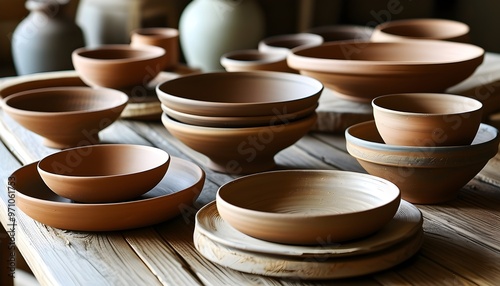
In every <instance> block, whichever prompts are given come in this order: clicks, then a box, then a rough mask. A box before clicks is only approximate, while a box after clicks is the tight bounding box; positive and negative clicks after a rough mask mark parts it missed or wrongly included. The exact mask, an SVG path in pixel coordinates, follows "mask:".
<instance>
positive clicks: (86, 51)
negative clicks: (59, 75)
mask: <svg viewBox="0 0 500 286" xmlns="http://www.w3.org/2000/svg"><path fill="white" fill-rule="evenodd" d="M110 51H111V52H112V51H126V52H131V51H132V52H139V53H141V54H140V55H136V56H131V57H122V58H110V59H107V58H99V57H95V55H99V54H100V53H102V52H110ZM165 55H166V51H165V49H163V48H160V47H156V46H151V45H140V46H133V45H127V44H105V45H100V46H96V47H81V48H78V49H76V50H74V51H73V53H72V56H73V57H75V58H76V59H77V60H78V61H81V62H82V63H86V64H92V65H96V64H97V65H99V64H100V65H114V64H128V63H135V62H144V61H150V60H156V59H160V58H162V57H163V56H165Z"/></svg>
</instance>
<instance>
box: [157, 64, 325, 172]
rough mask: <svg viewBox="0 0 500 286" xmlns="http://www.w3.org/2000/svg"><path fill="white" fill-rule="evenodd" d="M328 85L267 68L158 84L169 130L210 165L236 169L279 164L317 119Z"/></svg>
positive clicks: (254, 170)
mask: <svg viewBox="0 0 500 286" xmlns="http://www.w3.org/2000/svg"><path fill="white" fill-rule="evenodd" d="M322 90H323V85H322V84H321V83H320V82H319V81H317V80H315V79H312V78H309V77H305V76H302V75H298V74H291V73H280V72H262V71H258V72H230V73H229V72H214V73H203V74H194V75H188V76H183V77H179V78H176V79H173V80H169V81H166V82H164V83H162V84H160V85H158V86H157V89H156V91H157V95H158V98H159V99H160V101H161V102H162V108H163V111H164V114H163V115H162V122H163V124H164V125H165V127H166V128H167V129H168V131H169V132H170V133H171V134H172V135H173V136H175V137H177V139H179V140H180V141H181V142H183V143H184V144H185V145H187V146H189V147H190V148H192V149H194V150H196V151H198V152H200V153H202V154H204V155H206V157H208V162H207V165H208V167H210V168H212V169H214V170H216V171H220V172H224V173H233V174H243V173H252V172H256V171H263V170H267V169H271V168H273V167H274V166H275V161H274V156H275V155H276V154H277V153H278V152H279V151H281V150H282V149H284V148H286V147H288V146H290V145H292V144H293V143H295V142H296V141H297V140H299V139H300V138H301V137H302V136H303V135H305V134H306V133H307V132H308V131H309V130H310V128H311V127H312V126H313V125H314V123H315V122H316V113H315V109H316V107H317V105H318V99H319V96H320V94H321V92H322Z"/></svg>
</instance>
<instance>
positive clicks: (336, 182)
mask: <svg viewBox="0 0 500 286" xmlns="http://www.w3.org/2000/svg"><path fill="white" fill-rule="evenodd" d="M400 202H401V198H400V191H399V189H398V187H396V185H394V184H393V183H391V182H389V181H387V180H385V179H381V178H378V177H375V176H371V175H367V174H361V173H355V172H346V171H333V170H323V171H321V170H311V171H310V170H286V171H273V172H264V173H260V174H254V175H249V176H246V177H241V178H238V179H235V180H233V181H231V182H229V183H226V184H225V185H222V186H221V187H220V188H219V190H218V192H217V196H216V203H217V210H218V211H219V213H220V216H221V217H222V218H223V219H224V221H226V222H227V223H229V224H230V225H231V226H233V227H234V228H235V229H237V230H239V231H241V232H242V233H245V234H247V235H250V236H252V237H255V238H258V239H262V240H267V241H273V242H278V243H287V244H321V243H325V242H330V243H335V242H336V243H338V242H344V241H348V240H354V239H359V238H362V237H365V236H368V235H370V234H372V233H374V232H376V231H378V230H380V229H381V228H382V227H383V226H385V225H386V224H387V223H388V222H389V221H390V220H391V219H392V218H393V217H394V215H395V214H396V211H397V210H398V207H399V204H400Z"/></svg>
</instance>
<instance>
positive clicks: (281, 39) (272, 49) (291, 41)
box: [259, 33, 323, 55]
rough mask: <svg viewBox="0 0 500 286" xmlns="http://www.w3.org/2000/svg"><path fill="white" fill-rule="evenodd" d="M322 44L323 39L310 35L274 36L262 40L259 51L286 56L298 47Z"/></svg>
mask: <svg viewBox="0 0 500 286" xmlns="http://www.w3.org/2000/svg"><path fill="white" fill-rule="evenodd" d="M322 43H323V38H322V37H321V36H319V35H316V34H311V33H297V34H286V35H276V36H271V37H267V38H265V39H262V40H261V41H260V42H259V51H261V52H266V53H279V54H283V55H288V53H290V50H291V49H293V48H296V47H300V46H316V45H321V44H322Z"/></svg>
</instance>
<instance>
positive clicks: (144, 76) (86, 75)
mask: <svg viewBox="0 0 500 286" xmlns="http://www.w3.org/2000/svg"><path fill="white" fill-rule="evenodd" d="M164 55H165V50H164V49H163V48H159V47H155V46H148V45H144V46H130V45H103V46H99V47H95V48H87V47H85V48H79V49H76V50H75V51H73V54H72V60H73V65H74V67H75V70H76V71H77V73H78V75H79V76H80V77H81V79H82V80H83V81H84V82H85V83H86V84H87V85H89V86H93V87H109V88H115V89H126V88H133V87H134V86H145V85H146V84H147V83H148V82H150V81H151V80H153V79H154V78H155V77H156V76H157V75H158V73H160V71H161V70H162V69H163V66H162V64H163V62H162V61H163V56H164Z"/></svg>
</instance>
